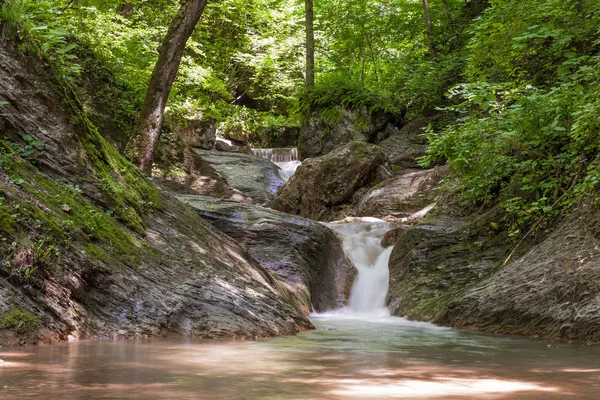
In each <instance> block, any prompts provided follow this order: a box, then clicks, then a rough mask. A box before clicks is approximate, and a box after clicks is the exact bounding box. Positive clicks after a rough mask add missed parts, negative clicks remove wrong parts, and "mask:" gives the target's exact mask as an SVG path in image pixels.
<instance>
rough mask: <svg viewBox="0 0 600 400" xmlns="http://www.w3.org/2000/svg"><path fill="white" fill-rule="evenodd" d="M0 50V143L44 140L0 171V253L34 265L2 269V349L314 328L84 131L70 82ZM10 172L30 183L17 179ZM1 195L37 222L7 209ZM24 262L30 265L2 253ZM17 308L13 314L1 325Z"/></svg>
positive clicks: (266, 281)
mask: <svg viewBox="0 0 600 400" xmlns="http://www.w3.org/2000/svg"><path fill="white" fill-rule="evenodd" d="M8 46H9V44H7V43H6V42H0V93H2V98H3V100H5V101H6V102H7V103H8V104H0V109H1V111H0V126H4V127H6V128H7V130H8V131H7V132H6V134H7V135H8V140H14V141H15V142H17V141H18V140H23V138H22V136H21V134H27V135H31V137H32V138H34V139H35V140H41V141H43V142H44V144H45V146H44V148H43V151H41V152H40V154H39V155H36V161H37V163H36V164H35V165H33V164H32V163H28V162H26V161H24V160H22V159H19V158H14V159H12V160H11V162H12V163H14V166H15V167H18V174H19V175H18V176H17V175H13V176H10V175H9V174H16V173H17V172H16V169H15V170H11V172H8V171H7V170H6V169H0V191H1V192H2V196H1V197H2V201H0V214H1V215H2V218H0V231H1V232H2V235H3V237H5V238H7V239H8V240H7V241H0V253H1V254H11V249H10V243H11V242H12V241H14V242H15V243H17V244H18V246H16V247H17V248H18V249H23V252H24V253H23V254H25V253H27V252H28V250H27V249H29V250H31V249H33V250H36V249H37V250H38V254H41V255H42V256H40V257H35V258H33V259H32V260H31V262H32V263H33V264H32V265H33V266H34V267H36V266H37V268H36V269H35V270H34V268H31V267H26V268H25V270H23V271H20V270H19V271H18V273H14V270H13V268H12V265H9V266H8V267H7V266H6V265H4V264H3V265H2V266H0V277H1V279H0V315H1V316H2V317H0V318H4V320H3V321H4V322H3V324H2V326H1V327H0V344H1V345H15V344H25V343H35V342H37V341H43V342H53V341H58V340H67V338H68V337H72V338H77V337H79V338H94V337H110V338H117V337H140V336H146V335H166V334H169V333H181V334H186V335H194V336H200V337H218V338H256V337H264V336H272V335H289V334H293V333H295V332H298V331H300V330H304V329H310V328H311V324H310V322H309V321H308V320H307V319H306V318H304V317H303V316H302V315H301V314H299V313H298V312H297V311H296V310H295V309H294V307H289V306H288V305H287V304H286V303H287V301H288V300H287V299H288V298H290V293H289V291H288V289H287V288H285V287H283V286H282V285H281V284H280V283H279V282H278V281H277V280H276V279H274V278H273V276H272V275H271V274H270V273H269V272H268V271H267V270H266V269H264V268H263V267H262V266H261V265H260V264H259V263H258V262H257V261H256V260H254V259H253V258H252V257H251V256H250V255H249V254H248V253H247V252H246V251H245V250H244V249H243V248H242V247H241V246H239V245H238V244H237V243H235V241H234V240H233V239H231V238H229V237H228V236H226V235H224V234H222V233H220V232H218V231H217V230H216V229H214V228H212V227H211V226H210V225H208V224H206V223H205V221H204V220H203V219H202V218H201V217H200V216H198V215H197V214H196V213H195V212H194V211H193V210H192V209H191V208H190V207H188V206H187V205H185V204H183V203H181V202H179V201H178V200H176V199H175V198H173V197H170V196H169V195H167V194H163V193H160V192H159V191H158V190H157V189H155V188H153V187H152V186H151V185H150V184H149V182H148V181H147V180H146V179H144V177H143V176H142V175H141V174H140V173H139V171H137V170H136V169H135V167H134V166H132V165H131V164H129V163H128V162H127V161H125V160H124V159H123V158H122V157H121V156H120V155H119V153H118V152H117V151H115V150H114V149H113V148H111V147H110V146H109V145H108V143H107V142H106V141H105V140H104V139H103V138H102V137H101V136H100V135H99V134H98V133H97V131H96V130H95V129H93V128H91V127H90V123H89V121H87V119H86V118H85V114H84V113H83V111H82V109H81V106H80V105H79V103H78V102H77V100H76V99H75V98H73V97H72V94H71V93H70V92H69V91H68V90H67V89H66V88H61V89H60V90H56V89H55V88H56V86H55V85H51V84H50V83H49V82H48V81H47V80H46V79H45V78H44V77H45V73H44V71H42V70H35V69H34V66H33V65H34V64H33V63H31V62H29V61H30V60H28V59H26V58H24V57H23V56H22V55H21V54H20V53H18V52H17V51H16V50H15V49H12V48H9V47H8ZM63 96H65V97H63ZM17 143H18V142H17ZM19 176H22V177H23V181H26V184H23V185H16V184H14V183H13V180H14V179H16V178H17V177H19ZM112 177H117V178H118V179H113V178H112ZM135 196H138V197H135ZM5 201H7V202H10V204H11V206H10V207H13V208H14V209H23V210H25V209H26V210H27V212H28V213H31V214H29V215H35V216H36V218H39V220H38V221H37V222H36V221H32V220H31V219H29V218H27V219H20V217H19V216H18V215H17V216H13V215H14V213H12V214H10V215H7V214H6V210H7V205H6V203H5ZM65 203H68V205H69V208H70V210H69V211H65V210H64V209H63V204H65ZM120 205H124V206H122V207H120V208H119V206H120ZM17 206H18V207H17ZM11 209H12V208H11ZM63 223H64V224H63ZM42 229H43V232H44V236H43V240H42V237H41V236H37V235H39V234H40V233H41V232H42ZM40 240H42V241H41V243H42V245H40V244H39V243H40ZM65 240H68V242H67V243H68V245H65V244H64V242H65ZM50 245H53V246H54V247H50ZM33 246H36V247H33ZM37 246H41V247H37ZM58 249H60V251H57V250H58ZM39 251H42V253H39ZM21 259H23V260H25V261H27V260H28V259H27V257H25V258H23V257H20V258H18V259H15V260H12V258H11V259H9V260H10V261H11V263H12V262H13V261H14V263H15V265H17V262H19V260H21ZM21 264H22V265H23V266H25V263H24V262H21ZM15 315H16V316H19V318H20V320H17V321H16V322H12V321H11V322H10V323H7V322H6V320H7V318H8V317H6V316H15ZM22 321H29V323H28V324H27V326H28V327H29V328H28V330H27V332H26V333H22V332H21V331H20V330H21V329H23V327H24V325H23V324H21V323H20V322H22Z"/></svg>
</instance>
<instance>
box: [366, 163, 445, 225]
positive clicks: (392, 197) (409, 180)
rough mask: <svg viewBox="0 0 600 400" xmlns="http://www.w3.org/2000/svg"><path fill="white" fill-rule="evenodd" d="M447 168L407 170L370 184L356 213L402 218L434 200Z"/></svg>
mask: <svg viewBox="0 0 600 400" xmlns="http://www.w3.org/2000/svg"><path fill="white" fill-rule="evenodd" d="M447 171H448V168H447V167H440V168H435V169H430V170H424V171H417V172H411V173H408V174H404V175H402V176H399V177H397V178H392V179H389V180H387V181H385V182H382V183H380V184H379V185H377V186H375V187H373V188H372V189H371V190H369V192H367V194H365V196H364V197H363V198H362V199H361V200H360V203H358V208H357V215H358V216H361V217H376V218H382V217H384V216H387V215H391V216H393V217H396V218H406V217H408V216H410V215H411V214H413V213H415V212H417V211H419V210H422V209H423V208H424V207H426V206H428V205H429V204H431V203H433V202H434V201H435V198H436V196H437V195H438V194H439V191H438V186H439V183H440V181H441V180H442V179H443V178H444V177H445V176H446V174H447Z"/></svg>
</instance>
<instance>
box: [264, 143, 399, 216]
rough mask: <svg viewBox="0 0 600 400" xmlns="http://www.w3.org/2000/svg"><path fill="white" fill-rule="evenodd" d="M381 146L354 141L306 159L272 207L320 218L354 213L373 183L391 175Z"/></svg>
mask: <svg viewBox="0 0 600 400" xmlns="http://www.w3.org/2000/svg"><path fill="white" fill-rule="evenodd" d="M386 162H387V158H386V157H385V155H384V154H383V152H382V151H381V149H380V148H379V147H378V146H374V145H371V144H368V143H364V142H358V141H354V142H351V143H348V144H345V145H341V146H339V147H337V148H336V149H335V150H334V151H332V152H331V153H329V154H327V155H325V156H322V157H318V158H311V159H307V160H305V162H304V163H303V164H302V165H301V166H299V167H298V169H297V170H296V174H295V175H294V176H292V178H291V179H290V180H289V182H288V183H287V185H285V186H284V187H283V189H282V190H281V191H280V192H279V194H278V195H277V197H276V198H275V199H274V200H273V203H272V205H271V206H272V208H274V209H276V210H279V211H283V212H287V213H290V214H297V215H300V216H303V217H305V218H310V219H314V220H320V221H333V220H338V219H343V218H344V217H346V216H352V215H354V214H355V211H356V204H357V203H358V201H359V200H360V199H361V198H362V197H363V195H364V194H365V193H366V191H367V190H368V189H369V188H370V187H372V186H373V185H375V184H377V183H379V182H382V181H383V180H385V179H386V178H389V177H390V173H389V172H388V171H387V169H386V168H385V164H386Z"/></svg>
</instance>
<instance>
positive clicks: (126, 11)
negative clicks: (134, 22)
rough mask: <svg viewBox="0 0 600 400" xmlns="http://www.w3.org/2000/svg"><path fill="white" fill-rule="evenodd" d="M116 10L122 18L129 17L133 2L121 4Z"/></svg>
mask: <svg viewBox="0 0 600 400" xmlns="http://www.w3.org/2000/svg"><path fill="white" fill-rule="evenodd" d="M117 12H118V13H119V14H121V16H122V17H123V18H127V19H129V17H131V13H132V12H133V3H125V4H121V5H120V6H119V9H118V10H117Z"/></svg>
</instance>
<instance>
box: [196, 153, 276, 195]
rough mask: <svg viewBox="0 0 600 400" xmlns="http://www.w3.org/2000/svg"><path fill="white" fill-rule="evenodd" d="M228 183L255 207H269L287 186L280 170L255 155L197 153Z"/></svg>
mask: <svg viewBox="0 0 600 400" xmlns="http://www.w3.org/2000/svg"><path fill="white" fill-rule="evenodd" d="M195 153H196V154H198V155H199V156H200V157H201V158H202V159H203V160H204V161H206V162H207V163H209V164H210V165H211V167H212V168H214V169H215V170H216V171H217V172H218V173H219V174H220V175H221V176H222V177H223V178H225V180H226V181H227V183H228V184H229V186H230V187H232V188H233V189H236V190H238V191H240V192H242V193H243V194H244V195H245V196H246V197H247V198H249V199H250V201H251V202H252V203H254V204H260V205H265V206H266V205H269V204H270V203H271V200H273V198H275V195H276V194H277V191H278V190H279V188H281V187H282V186H283V185H284V181H283V179H282V178H281V176H280V174H279V171H280V168H279V167H278V166H277V165H275V164H274V163H272V162H271V161H269V160H267V159H264V158H262V157H258V156H254V155H252V154H242V153H226V152H219V151H206V150H195Z"/></svg>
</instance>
